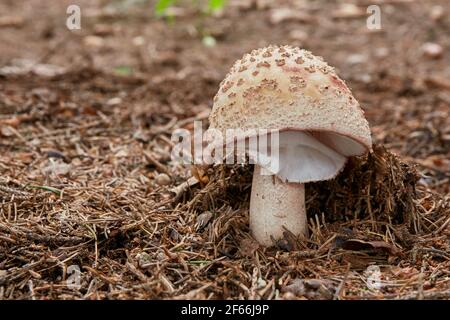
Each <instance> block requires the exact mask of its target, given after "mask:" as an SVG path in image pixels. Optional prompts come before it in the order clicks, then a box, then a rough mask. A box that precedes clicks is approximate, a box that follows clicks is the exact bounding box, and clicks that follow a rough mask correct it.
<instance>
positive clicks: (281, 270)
mask: <svg viewBox="0 0 450 320" xmlns="http://www.w3.org/2000/svg"><path fill="white" fill-rule="evenodd" d="M349 2H353V3H356V4H358V5H359V6H360V8H362V10H363V11H365V8H366V7H367V5H368V4H370V3H369V2H370V1H369V2H367V1H365V0H360V1H349ZM377 2H379V3H381V5H380V7H381V11H382V29H381V30H379V31H370V30H368V29H367V28H366V23H365V21H366V18H365V17H364V16H362V17H361V16H360V17H356V18H348V17H347V18H336V17H335V15H336V14H337V13H338V11H337V10H338V8H339V5H338V3H334V2H331V1H319V2H318V1H304V2H298V1H295V2H294V1H288V0H285V1H281V0H280V1H261V0H260V1H251V0H244V1H229V5H228V6H227V7H226V8H225V10H224V11H223V12H222V13H220V14H216V16H208V15H204V14H201V13H199V12H198V11H197V10H193V9H192V8H188V7H186V6H183V5H182V6H181V7H182V8H185V9H184V10H183V11H182V15H181V16H177V17H176V18H175V20H174V21H172V22H167V21H165V20H164V19H157V18H155V17H154V16H153V13H152V12H153V9H152V8H153V4H154V3H153V2H152V1H141V2H139V1H135V2H134V3H133V2H132V1H118V0H117V1H107V0H103V1H101V0H98V1H87V0H83V1H78V3H79V4H80V6H81V10H82V29H81V30H79V31H69V30H68V29H67V28H66V27H65V20H66V17H67V14H66V8H67V6H68V5H69V4H71V1H65V0H64V1H51V0H41V1H25V0H19V1H16V0H5V1H2V2H1V3H0V200H1V203H0V299H2V298H4V299H73V298H75V299H105V298H109V299H137V298H152V299H155V298H158V299H160V298H163V299H173V298H179V299H183V298H212V299H224V298H225V299H228V298H231V299H237V298H245V299H250V298H251V299H294V298H300V299H304V298H307V299H332V298H335V299H358V298H367V299H394V298H404V299H417V298H429V299H434V298H436V299H437V298H441V299H449V298H450V272H449V270H450V239H449V238H450V201H449V200H450V183H449V182H450V80H449V79H450V67H449V65H450V64H449V62H450V55H449V54H450V50H449V49H450V37H449V32H448V30H450V5H449V4H448V1H445V0H442V1H398V0H397V1H395V0H386V1H377ZM127 3H128V5H125V4H127ZM188 3H190V1H188ZM301 3H303V5H301ZM439 6H441V9H442V10H443V13H442V16H439V10H440V9H439ZM281 8H290V9H291V13H292V12H295V13H296V14H294V15H292V16H291V18H290V19H287V20H284V21H281V22H277V23H274V22H273V21H272V22H271V18H272V19H273V16H274V14H276V13H277V12H278V13H279V12H280V11H277V10H280V9H281ZM205 36H213V37H214V38H215V39H216V44H215V45H214V46H212V47H209V46H205V45H204V43H203V42H202V38H203V37H205ZM428 42H431V43H436V44H438V45H440V46H441V48H442V53H441V54H440V55H439V54H438V55H436V56H433V55H432V54H431V53H428V54H427V53H426V52H424V44H425V43H428ZM269 44H290V45H294V46H300V47H303V48H305V49H308V50H311V51H312V52H313V53H314V54H316V55H320V56H323V57H324V59H325V60H326V61H327V62H329V64H330V65H333V66H335V67H336V69H337V71H338V74H339V75H340V76H341V77H342V78H343V79H345V80H346V82H347V84H348V85H349V87H350V88H351V89H352V92H353V94H354V96H355V98H356V99H358V101H359V102H360V103H361V105H362V107H363V109H364V110H365V114H366V117H367V119H368V121H369V123H370V126H371V129H372V135H373V139H374V142H375V143H376V144H377V145H379V146H380V147H377V148H375V151H374V153H372V154H371V155H369V156H367V157H363V158H358V159H354V160H352V161H351V162H350V163H349V166H348V167H347V168H346V170H344V172H343V173H341V175H340V176H339V177H338V178H337V179H335V180H333V181H330V182H326V183H319V184H312V186H311V188H310V190H309V191H308V192H309V194H310V195H311V196H310V197H309V198H311V199H312V200H311V201H310V202H309V203H308V214H309V217H310V223H311V224H310V228H311V236H310V238H309V239H295V238H293V237H292V235H289V233H287V234H286V238H285V239H283V240H282V241H280V242H279V243H276V245H275V246H274V247H272V248H268V249H265V248H260V247H258V245H257V244H255V242H254V241H253V240H252V239H251V237H250V236H249V234H248V216H247V215H248V194H249V188H250V180H249V177H250V175H251V168H250V167H236V168H222V167H221V168H208V169H207V170H206V171H205V172H200V174H199V172H198V171H196V170H194V171H195V174H196V175H197V176H198V175H200V176H202V177H204V178H205V179H204V181H203V182H204V183H202V184H197V185H195V186H193V187H192V188H191V190H186V192H184V193H182V194H179V195H178V196H175V195H174V193H172V192H171V191H170V190H171V189H172V188H174V187H176V186H179V185H181V184H182V183H183V182H185V181H186V180H187V179H188V178H189V177H190V176H191V174H192V173H191V169H190V168H189V167H182V166H180V165H177V164H175V163H173V162H171V161H170V148H171V143H170V137H171V133H172V131H173V130H174V129H175V128H179V127H183V128H187V129H192V123H193V121H194V120H195V119H201V120H204V122H205V126H206V125H207V120H206V119H207V112H208V110H209V109H210V108H211V106H212V100H213V97H214V94H215V93H216V90H217V88H218V85H219V83H220V81H221V80H222V79H223V78H224V76H225V74H226V73H227V71H228V69H229V68H230V67H231V65H232V64H233V62H234V61H235V60H236V59H239V58H240V57H241V56H242V55H243V54H244V53H246V52H249V51H251V50H252V49H255V48H258V47H262V46H266V45H269ZM17 59H26V60H27V61H29V62H31V63H32V67H30V68H29V69H31V70H26V69H25V68H24V67H23V66H22V67H20V63H18V62H17ZM12 65H15V66H19V67H17V68H15V69H11V68H5V66H12ZM49 65H50V66H49ZM52 66H58V67H60V68H62V69H60V70H59V69H58V71H59V73H58V74H52V72H53V73H54V72H55V68H54V67H52ZM49 73H50V74H49ZM45 74H47V75H45ZM381 146H383V147H381ZM384 148H386V149H387V150H389V152H387V151H385V149H384ZM391 153H392V154H396V155H397V156H393V155H392V154H391ZM199 170H200V169H199ZM200 171H201V170H200ZM160 173H166V174H168V176H169V177H170V184H169V185H159V184H157V183H156V179H155V178H156V177H157V176H158V174H160ZM354 177H361V179H355V178H354ZM369 186H375V190H373V189H370V188H369ZM363 192H365V193H364V194H363ZM360 193H361V197H363V195H364V196H367V197H366V201H353V202H352V201H346V199H348V195H353V199H357V198H358V197H356V195H360ZM325 195H326V196H325ZM369 198H370V199H369ZM349 208H350V209H349ZM347 209H348V210H347ZM370 265H377V266H378V267H379V268H380V270H381V280H382V281H383V283H384V285H383V286H382V287H381V289H379V290H374V289H369V288H368V286H367V277H368V274H367V270H366V269H367V267H368V266H370ZM73 266H76V267H79V269H80V271H81V283H80V285H81V287H77V288H74V287H70V286H68V282H67V280H68V279H69V280H70V279H71V276H72V275H73V273H72V270H73Z"/></svg>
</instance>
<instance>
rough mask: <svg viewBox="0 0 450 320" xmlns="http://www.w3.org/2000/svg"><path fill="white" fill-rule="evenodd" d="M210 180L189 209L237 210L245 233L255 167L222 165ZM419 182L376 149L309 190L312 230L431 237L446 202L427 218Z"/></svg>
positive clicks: (193, 194) (188, 201) (411, 170)
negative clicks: (322, 225) (391, 231)
mask: <svg viewBox="0 0 450 320" xmlns="http://www.w3.org/2000/svg"><path fill="white" fill-rule="evenodd" d="M205 175H206V176H207V179H208V181H209V182H208V183H207V184H206V185H205V186H204V187H203V188H202V187H197V188H192V189H191V190H190V192H189V193H187V195H186V196H185V199H184V200H183V202H184V206H185V208H186V207H187V209H190V210H193V211H197V212H204V211H212V212H218V211H219V212H220V211H221V210H230V209H232V210H237V212H235V214H236V215H242V217H241V218H242V219H243V221H242V223H243V224H242V225H241V229H242V228H247V227H246V225H247V224H248V221H246V219H247V218H246V214H245V213H244V212H245V210H246V209H248V204H249V196H250V190H251V182H252V166H250V165H244V166H242V165H235V166H225V165H220V166H216V167H214V168H208V169H207V170H205ZM418 180H419V174H418V173H417V171H416V169H415V167H414V166H413V165H410V164H406V163H404V162H402V161H401V160H400V159H399V158H398V157H397V156H395V155H394V154H392V153H390V152H389V151H387V150H386V149H385V148H384V147H383V146H380V145H376V146H374V148H373V152H371V153H369V154H367V155H364V156H361V157H353V158H351V159H350V160H349V162H348V163H347V165H346V167H345V169H344V170H343V172H341V173H340V174H339V175H338V176H337V177H336V178H335V179H332V180H328V181H321V182H317V183H309V184H308V185H307V186H306V192H307V196H306V198H307V199H309V200H308V201H307V203H306V207H307V214H308V219H309V221H310V222H311V225H310V228H311V227H314V225H315V224H316V222H317V221H319V220H320V221H321V222H326V223H333V222H339V224H340V225H342V222H345V223H347V224H348V225H349V226H358V225H362V224H365V223H367V226H369V228H370V231H371V232H385V231H386V228H387V226H389V225H402V226H405V225H406V226H407V229H408V230H409V232H410V233H411V234H417V233H420V232H422V231H428V232H431V231H433V229H436V228H437V225H436V224H435V223H434V222H435V221H438V220H442V219H440V218H441V215H443V214H444V211H445V205H444V202H443V201H441V207H435V208H434V209H435V210H433V215H432V216H427V217H426V219H423V218H421V212H423V207H422V206H421V201H420V197H421V196H422V193H423V192H420V190H417V188H416V183H417V182H418ZM429 196H430V194H428V197H429ZM434 197H436V196H434ZM435 200H436V202H439V201H438V199H435ZM430 201H433V200H430ZM242 219H241V220H242ZM318 219H319V220H318ZM243 231H248V230H243Z"/></svg>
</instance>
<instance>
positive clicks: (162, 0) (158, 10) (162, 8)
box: [155, 0, 226, 17]
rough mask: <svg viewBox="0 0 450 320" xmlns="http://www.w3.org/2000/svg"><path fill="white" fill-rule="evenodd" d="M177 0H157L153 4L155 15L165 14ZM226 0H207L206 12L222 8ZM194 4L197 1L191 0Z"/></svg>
mask: <svg viewBox="0 0 450 320" xmlns="http://www.w3.org/2000/svg"><path fill="white" fill-rule="evenodd" d="M177 2H178V1H177V0H158V2H157V3H156V5H155V14H156V16H157V17H164V16H167V10H168V9H169V8H170V7H171V6H173V5H175V4H176V3H177ZM225 2H226V0H208V8H207V12H208V13H211V12H215V11H218V10H220V9H222V8H223V7H224V6H225ZM193 3H194V5H197V3H198V1H193Z"/></svg>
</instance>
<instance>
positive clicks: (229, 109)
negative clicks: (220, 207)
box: [209, 46, 372, 246]
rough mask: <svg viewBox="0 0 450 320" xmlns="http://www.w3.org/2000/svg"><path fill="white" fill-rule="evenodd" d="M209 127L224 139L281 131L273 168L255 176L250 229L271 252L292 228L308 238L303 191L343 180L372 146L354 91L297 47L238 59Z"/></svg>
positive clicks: (261, 167)
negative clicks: (233, 133) (351, 162)
mask: <svg viewBox="0 0 450 320" xmlns="http://www.w3.org/2000/svg"><path fill="white" fill-rule="evenodd" d="M209 122H210V128H214V129H216V130H220V132H222V134H223V135H225V136H226V131H227V129H242V130H244V131H246V130H254V129H267V130H277V132H279V144H278V157H277V158H276V159H271V160H272V162H271V165H268V164H267V162H264V163H262V162H260V161H259V160H258V159H257V160H256V163H255V168H254V173H253V182H252V190H251V197H250V210H249V212H250V213H249V214H250V230H251V232H252V234H253V237H254V238H255V239H256V240H257V241H258V242H259V243H260V244H261V245H264V246H270V245H273V244H274V240H279V239H281V238H283V236H284V235H283V233H284V231H285V229H287V230H289V231H290V232H292V233H293V234H294V235H296V236H298V235H304V236H307V235H308V223H307V217H306V209H305V187H304V184H305V183H307V182H314V181H321V180H328V179H332V178H334V177H336V175H337V174H338V173H339V172H340V171H341V170H342V169H343V168H344V166H345V163H346V161H347V158H348V157H350V156H355V155H361V154H364V153H365V152H367V151H368V150H370V149H371V147H372V140H371V136H370V128H369V125H368V123H367V121H366V119H365V117H364V112H363V111H362V109H361V108H360V106H359V104H358V102H357V101H356V99H355V98H354V97H353V96H352V94H351V92H350V90H349V89H348V87H347V85H346V84H345V83H344V82H343V81H342V80H341V79H340V78H339V77H338V76H337V75H336V73H335V71H334V69H333V68H332V67H330V66H329V65H328V64H327V63H326V62H324V60H323V59H322V58H321V57H318V56H314V55H313V54H311V52H309V51H306V50H303V49H299V48H294V47H290V46H269V47H267V48H262V49H257V50H254V51H252V52H251V53H249V54H246V55H244V57H243V58H242V59H241V60H238V61H237V62H236V63H235V64H234V66H233V67H232V68H231V71H230V72H229V73H228V75H227V76H226V78H225V79H224V81H222V83H221V85H220V88H219V91H218V93H217V94H216V96H215V97H214V105H213V108H212V111H211V114H210V117H209ZM250 151H252V150H250ZM253 151H256V152H258V150H253ZM267 172H269V173H271V174H272V175H268V174H267Z"/></svg>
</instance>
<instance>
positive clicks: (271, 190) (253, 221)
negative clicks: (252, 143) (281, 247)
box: [250, 165, 308, 246]
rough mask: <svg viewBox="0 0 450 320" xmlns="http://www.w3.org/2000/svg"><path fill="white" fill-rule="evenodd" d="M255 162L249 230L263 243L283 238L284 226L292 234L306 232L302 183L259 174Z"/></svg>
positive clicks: (306, 233)
mask: <svg viewBox="0 0 450 320" xmlns="http://www.w3.org/2000/svg"><path fill="white" fill-rule="evenodd" d="M261 170H264V169H262V168H261V167H260V166H258V165H255V169H254V172H253V183H252V193H251V197H250V230H251V232H252V234H253V237H254V238H255V239H256V240H257V241H258V242H259V243H260V244H261V245H264V246H270V245H273V241H272V239H271V238H272V237H273V239H275V240H279V239H281V238H283V232H284V231H285V230H284V228H286V229H288V230H289V231H290V232H292V233H293V234H294V235H296V236H297V235H300V234H302V235H305V236H307V235H308V224H307V219H306V208H305V186H304V184H302V183H289V182H286V183H285V182H283V181H282V180H280V179H279V178H278V177H277V176H275V175H263V174H261Z"/></svg>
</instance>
